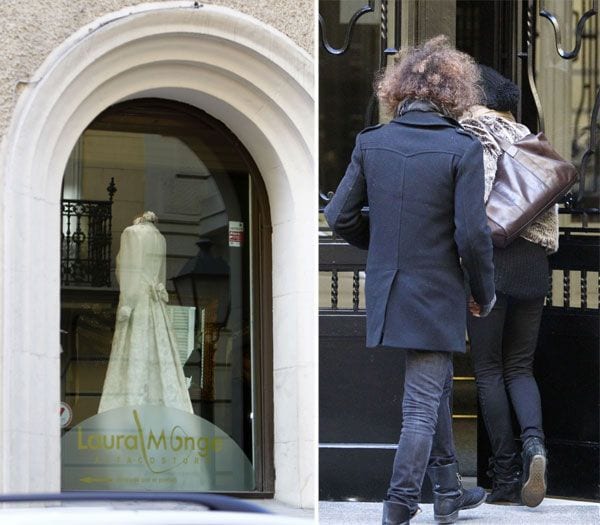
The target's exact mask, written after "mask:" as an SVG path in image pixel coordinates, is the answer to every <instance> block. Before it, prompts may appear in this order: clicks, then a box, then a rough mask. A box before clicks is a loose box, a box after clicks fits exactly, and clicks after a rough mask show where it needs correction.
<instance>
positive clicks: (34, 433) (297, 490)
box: [0, 0, 317, 507]
mask: <svg viewBox="0 0 600 525" xmlns="http://www.w3.org/2000/svg"><path fill="white" fill-rule="evenodd" d="M225 3H230V4H236V5H237V4H238V3H239V4H240V5H242V4H244V3H243V2H223V4H225ZM306 3H307V2H285V4H286V5H289V6H292V4H298V5H304V4H306ZM42 4H44V6H42ZM72 4H74V5H75V6H79V9H80V11H75V12H78V13H80V16H84V15H85V16H84V18H85V17H88V18H85V19H86V20H88V19H89V18H92V17H93V15H92V13H97V12H105V11H107V10H110V9H111V8H116V7H119V6H122V5H125V4H127V5H130V4H131V2H129V3H126V2H111V1H108V0H105V1H102V0H99V1H96V2H85V5H84V2H75V3H74V2H72V1H71V2H68V1H65V2H35V1H34V2H30V3H29V4H27V5H25V3H24V4H20V3H17V2H11V1H8V2H4V3H3V4H2V10H3V12H0V16H2V15H4V16H8V15H9V14H10V13H9V11H10V10H11V9H12V14H13V15H15V16H12V17H11V16H8V18H5V20H7V21H8V23H9V24H10V23H12V22H14V23H15V24H16V25H15V26H14V27H11V28H10V29H9V31H10V32H11V34H12V35H13V37H14V38H16V37H17V35H18V33H19V32H25V31H26V28H27V31H28V32H30V33H35V34H31V35H30V38H31V42H30V44H31V45H30V46H29V47H33V48H35V49H36V50H37V51H34V50H32V49H29V47H28V45H27V42H25V41H24V40H21V41H20V42H21V43H20V45H19V46H17V47H15V46H12V47H10V46H9V48H8V50H6V49H5V48H3V51H2V52H0V55H2V53H6V54H5V55H3V60H5V62H4V63H3V64H2V65H3V66H6V60H7V59H6V55H9V56H11V57H12V60H11V59H8V61H9V62H11V63H13V66H12V67H10V68H8V70H7V71H5V76H3V80H2V81H1V82H3V83H2V84H1V85H0V96H1V97H2V100H1V101H0V107H1V108H2V109H1V110H0V111H1V112H2V113H1V114H0V124H1V125H2V130H3V133H4V139H3V141H2V149H1V150H0V168H1V170H2V178H1V192H0V210H2V221H1V224H2V228H1V229H0V232H1V235H2V239H1V240H2V243H1V244H0V246H1V258H0V261H1V263H0V265H1V266H0V272H1V274H2V279H0V287H1V289H0V298H1V302H0V322H1V323H2V327H1V330H0V337H1V339H0V395H1V405H0V428H1V432H0V491H7V492H29V491H34V492H35V491H38V492H39V491H42V492H44V491H56V490H59V488H60V485H59V473H60V449H59V435H60V432H59V428H58V417H57V410H58V408H57V406H58V400H59V389H58V379H59V366H58V365H59V344H58V343H59V340H58V328H59V319H58V318H59V302H60V297H59V294H60V282H59V263H60V260H59V257H60V254H59V250H58V246H59V231H60V217H59V203H60V188H61V182H62V177H63V173H64V170H65V166H66V164H67V160H68V158H69V154H70V152H71V150H72V148H73V146H74V144H75V143H76V141H77V140H78V138H79V136H80V135H81V133H82V132H83V130H84V129H85V128H86V126H87V125H88V123H89V122H90V121H91V120H93V118H94V117H95V116H97V115H98V114H99V113H100V112H101V111H102V110H103V109H105V108H106V107H108V106H109V105H111V104H114V103H116V102H119V101H122V100H127V99H131V98H140V97H152V96H155V97H161V98H167V99H172V100H177V101H181V102H184V103H187V104H191V105H194V106H196V107H198V108H201V109H203V110H205V111H207V112H208V113H210V114H211V115H212V116H214V117H215V118H217V119H219V120H221V121H222V122H224V123H225V125H227V126H228V127H229V129H230V130H231V131H232V132H233V133H234V134H235V135H236V136H237V137H238V138H239V139H240V140H241V142H242V143H243V144H244V145H245V146H246V148H247V149H248V151H249V153H250V154H251V155H252V157H253V159H254V161H255V162H256V164H257V166H258V169H259V171H260V173H261V175H262V176H263V179H264V181H265V185H266V188H267V193H268V198H269V201H270V205H271V219H272V224H273V315H274V333H273V339H274V384H275V392H274V404H275V425H274V427H275V436H274V437H275V449H274V456H275V468H276V485H275V495H276V497H277V498H278V499H280V500H282V501H285V502H287V503H291V504H293V505H297V506H302V507H312V506H313V505H314V501H315V488H316V430H315V429H316V425H315V419H316V374H315V369H316V347H317V330H316V325H317V323H316V316H317V292H316V290H317V282H316V275H317V256H316V254H317V250H316V241H317V236H316V230H317V213H316V209H315V207H316V202H317V199H316V196H317V190H316V187H317V178H316V174H315V170H314V152H315V144H314V140H315V139H314V61H313V60H312V57H311V55H309V54H308V53H307V52H306V51H305V50H303V49H302V47H300V46H299V45H297V43H295V42H294V41H293V40H291V39H289V38H288V37H286V36H285V35H284V34H282V33H281V32H280V31H279V30H278V28H274V27H273V26H272V25H268V24H265V23H262V22H260V21H259V20H257V19H255V18H251V17H249V16H246V15H243V14H240V13H239V12H236V11H233V10H231V9H228V8H224V7H221V6H214V5H205V6H204V7H203V8H198V9H194V8H193V7H192V4H193V2H189V1H179V2H157V3H155V4H154V5H144V6H138V7H135V8H128V9H126V10H122V11H120V12H118V13H116V14H113V13H111V14H109V15H106V16H104V17H103V18H101V19H97V20H95V21H94V22H92V23H91V24H89V25H87V26H85V27H81V26H80V24H81V23H83V22H82V19H81V18H78V17H77V16H75V18H74V14H75V12H74V11H73V10H74V9H75V8H74V7H73V5H72ZM88 4H89V5H88ZM258 4H261V6H260V8H259V5H258ZM265 4H267V3H266V2H256V3H253V2H248V5H249V6H250V7H252V6H254V8H255V9H256V10H257V13H259V14H260V13H263V16H265V15H264V13H265V12H269V13H271V15H272V14H273V11H272V10H269V9H268V8H267V7H266V5H265ZM282 4H284V2H271V3H270V6H271V8H272V9H275V8H276V7H277V8H280V6H281V5H282ZM32 5H37V6H38V7H39V9H40V10H42V11H44V10H45V11H44V12H46V13H47V15H48V17H47V19H44V18H43V17H42V18H38V16H39V13H38V12H36V13H35V14H33V10H32V11H29V9H30V7H31V6H32ZM46 5H51V6H53V9H46V7H45V6H46ZM311 5H312V3H311ZM61 6H62V7H63V8H64V9H63V10H61V9H59V7H61ZM250 7H248V8H250ZM91 9H94V11H93V12H92V11H88V10H91ZM96 9H97V10H98V11H96ZM19 13H20V15H19ZM27 13H30V14H31V17H32V18H31V20H34V21H37V22H35V24H33V25H29V26H28V25H27V23H26V21H25V20H24V18H26V17H25V16H24V15H25V14H27ZM16 15H19V16H16ZM21 15H22V16H21ZM74 19H75V21H74ZM311 23H312V8H311V10H310V17H308V19H307V20H304V24H305V25H306V26H309V25H310V24H311ZM63 25H65V26H68V27H69V29H68V30H65V29H64V28H63ZM299 26H300V23H298V24H296V26H295V27H296V28H297V32H296V33H295V38H297V42H299V41H302V37H301V35H302V34H303V31H305V30H306V27H303V28H301V29H300V28H299ZM280 29H285V27H283V26H282V27H281V28H280ZM288 31H291V30H289V29H288ZM311 31H312V30H311ZM59 33H60V36H59ZM69 33H71V35H70V36H69V37H68V38H67V40H65V41H62V40H63V39H64V37H65V36H66V35H67V34H69ZM310 34H312V33H310ZM21 36H24V35H21ZM4 37H5V35H3V36H2V38H4ZM61 41H62V42H61ZM3 43H6V42H5V41H4V40H3V41H2V42H0V44H3ZM56 46H58V47H56ZM307 47H310V46H307ZM42 50H43V51H42ZM40 64H41V65H40ZM6 77H8V80H6ZM16 79H20V80H23V82H22V83H20V84H19V85H18V88H17V84H16ZM15 89H16V91H15ZM17 95H18V97H17ZM17 99H18V100H17ZM15 101H16V104H15ZM9 119H10V122H8V120H9Z"/></svg>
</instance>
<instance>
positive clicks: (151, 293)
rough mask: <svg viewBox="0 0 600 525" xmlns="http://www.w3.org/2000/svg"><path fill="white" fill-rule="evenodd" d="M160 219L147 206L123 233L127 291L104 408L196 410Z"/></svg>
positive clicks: (120, 262) (122, 281)
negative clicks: (173, 311)
mask: <svg viewBox="0 0 600 525" xmlns="http://www.w3.org/2000/svg"><path fill="white" fill-rule="evenodd" d="M156 221H157V217H156V214H155V213H153V212H151V211H147V212H145V213H144V214H143V215H142V216H141V217H138V218H137V219H135V221H134V223H133V225H132V226H129V227H127V228H125V230H124V231H123V233H122V234H121V249H120V251H119V254H118V255H117V269H116V276H117V279H118V281H119V286H120V288H121V292H120V296H119V305H118V307H117V322H116V326H115V335H114V337H113V342H112V349H111V354H110V361H109V363H108V370H107V372H106V379H105V381H104V388H103V389H102V398H101V399H100V406H99V407H98V412H99V413H100V412H104V411H106V410H110V409H113V408H119V407H124V406H137V405H160V406H168V407H171V408H177V409H179V410H184V411H186V412H190V413H193V409H192V403H191V401H190V396H189V394H188V391H187V385H186V381H185V378H184V377H183V368H182V366H181V363H180V358H179V355H178V352H177V345H176V342H175V335H174V333H173V328H172V326H171V319H170V317H169V314H168V313H167V308H166V305H167V303H168V301H169V294H168V293H167V289H166V287H165V282H166V277H165V276H166V267H165V265H166V242H165V238H164V237H163V236H162V234H161V233H160V232H159V231H158V229H157V228H156V226H155V225H154V223H155V222H156ZM124 385H127V387H126V388H123V386H124Z"/></svg>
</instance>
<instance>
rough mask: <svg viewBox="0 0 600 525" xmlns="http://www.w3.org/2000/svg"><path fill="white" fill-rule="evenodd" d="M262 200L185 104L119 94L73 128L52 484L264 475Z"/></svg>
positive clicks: (156, 486) (189, 485)
mask: <svg viewBox="0 0 600 525" xmlns="http://www.w3.org/2000/svg"><path fill="white" fill-rule="evenodd" d="M264 210H268V203H267V201H266V192H265V191H264V186H263V185H262V180H261V179H260V175H259V174H258V172H257V170H256V167H255V166H254V164H253V162H252V160H251V159H250V157H249V155H248V153H247V152H246V151H245V150H244V148H243V147H242V146H241V144H240V143H239V141H237V139H236V138H235V136H233V134H232V133H231V132H230V131H229V130H227V128H225V126H223V125H222V123H220V122H218V121H216V120H215V119H214V118H212V117H210V116H209V115H207V114H206V113H204V112H202V111H200V110H198V109H196V108H192V107H190V106H186V105H184V104H180V103H176V102H171V101H165V100H160V99H140V100H131V101H127V102H123V103H121V104H117V105H115V106H112V107H110V108H108V109H107V110H106V111H104V112H103V113H102V114H101V115H99V116H98V117H97V118H96V119H95V120H94V121H93V122H92V123H91V124H90V125H89V127H88V128H87V129H86V130H85V131H84V132H83V134H82V135H81V137H80V139H79V141H78V143H77V145H76V146H75V148H74V150H73V154H72V156H71V159H70V160H69V162H68V164H67V169H66V170H65V175H64V179H63V200H62V215H63V219H62V228H63V237H62V248H61V249H62V254H63V256H62V265H61V268H62V274H61V280H62V286H61V345H62V348H63V352H62V354H61V401H62V404H61V410H63V411H64V414H65V417H63V418H61V426H62V440H61V447H62V489H63V490H134V491H135V490H160V491H162V490H185V491H188V490H189V491H211V490H214V491H253V492H256V491H266V492H269V491H272V490H273V489H272V482H273V481H272V478H269V476H271V474H270V472H271V470H270V468H271V465H272V463H270V462H271V459H270V455H271V454H272V446H267V445H268V444H269V442H270V440H272V434H271V433H270V428H271V426H270V425H269V423H268V421H266V420H265V407H267V409H268V407H270V406H271V404H272V402H269V400H268V398H269V396H271V395H272V393H271V390H270V386H268V387H267V388H265V387H264V385H263V384H262V383H260V381H262V378H264V377H270V376H271V375H272V369H269V368H268V366H271V365H270V359H271V358H270V352H271V350H270V346H269V345H270V344H271V343H270V342H271V338H270V332H271V331H272V326H271V325H270V312H271V310H272V307H271V303H270V289H269V288H263V287H262V286H261V283H262V282H264V281H263V277H262V276H263V274H264V275H265V276H266V277H265V279H269V278H270V273H268V270H266V271H265V268H267V267H268V265H267V264H266V263H265V261H270V251H269V250H270V248H269V244H268V243H269V242H270V234H269V232H270V230H269V228H268V226H267V227H265V224H268V223H266V222H263V221H265V211H264ZM132 222H133V224H132ZM263 253H264V254H265V257H264V261H263V260H262V259H259V254H263ZM100 269H102V272H101V273H102V278H96V277H95V276H96V275H99V274H100V271H99V270H100ZM269 282H270V281H269ZM263 289H264V290H265V291H264V292H263ZM257 305H259V306H260V308H257ZM265 319H266V321H265ZM265 334H266V335H265ZM264 340H266V341H267V347H265V345H264V343H261V341H264ZM265 361H266V363H267V365H265ZM269 385H270V383H269ZM67 415H68V417H67ZM268 417H270V418H272V415H269V416H268Z"/></svg>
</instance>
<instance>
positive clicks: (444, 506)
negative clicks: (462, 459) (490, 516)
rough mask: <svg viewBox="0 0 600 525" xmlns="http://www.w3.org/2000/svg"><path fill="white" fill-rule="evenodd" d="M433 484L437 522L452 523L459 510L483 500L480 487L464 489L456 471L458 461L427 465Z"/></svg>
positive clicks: (483, 495)
mask: <svg viewBox="0 0 600 525" xmlns="http://www.w3.org/2000/svg"><path fill="white" fill-rule="evenodd" d="M427 473H428V474H429V478H430V479H431V485H432V486H433V517H434V518H435V520H436V521H437V522H439V523H454V522H455V521H456V520H457V519H458V511H459V510H467V509H474V508H475V507H478V506H479V505H481V504H482V503H483V502H484V501H485V490H483V489H482V488H481V487H475V488H473V489H464V488H463V486H462V483H461V479H460V474H459V473H458V463H450V464H449V465H444V466H441V467H428V468H427Z"/></svg>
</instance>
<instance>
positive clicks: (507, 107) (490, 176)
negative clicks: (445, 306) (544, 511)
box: [461, 66, 558, 507]
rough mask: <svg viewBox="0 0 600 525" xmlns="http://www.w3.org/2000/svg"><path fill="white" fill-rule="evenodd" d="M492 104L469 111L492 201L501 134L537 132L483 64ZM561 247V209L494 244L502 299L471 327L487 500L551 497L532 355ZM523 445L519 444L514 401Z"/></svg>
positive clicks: (508, 87) (513, 94)
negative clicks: (551, 260) (486, 440)
mask: <svg viewBox="0 0 600 525" xmlns="http://www.w3.org/2000/svg"><path fill="white" fill-rule="evenodd" d="M480 73H481V78H482V80H481V87H482V90H483V94H484V104H485V106H474V107H472V108H470V110H469V111H468V112H467V114H465V115H464V116H463V119H461V124H462V125H463V127H464V128H465V129H466V130H467V131H469V132H471V133H472V134H474V135H475V136H477V137H478V138H479V140H480V141H481V143H482V145H483V150H484V168H485V200H486V201H487V198H488V195H489V193H490V190H491V188H492V183H493V182H494V177H495V175H496V160H497V158H498V156H499V155H500V154H501V153H502V150H501V149H500V147H499V145H498V143H497V142H496V139H495V137H498V136H499V137H501V138H503V139H504V140H506V141H508V142H511V143H512V142H515V141H517V140H519V139H521V138H522V137H524V136H525V135H528V134H529V133H531V132H530V131H529V129H528V128H527V127H526V126H523V125H522V124H518V123H517V122H515V119H514V117H513V115H512V113H511V112H516V108H517V105H518V102H519V96H520V93H519V88H518V87H517V86H516V85H515V84H513V83H512V82H511V81H510V80H508V79H507V78H505V77H503V76H502V75H501V74H500V73H498V72H497V71H495V70H494V69H492V68H490V67H487V66H480ZM557 249H558V211H557V206H554V207H553V208H551V209H550V210H549V211H547V212H545V213H544V214H543V215H541V216H540V217H539V218H538V219H536V221H535V222H534V223H532V224H531V225H530V226H528V227H527V228H526V229H525V230H524V231H523V232H522V233H521V236H520V237H519V238H518V239H517V240H515V241H514V242H513V243H512V244H510V245H509V246H508V247H506V248H504V249H499V248H494V269H495V271H494V280H495V284H496V295H497V302H496V305H495V306H494V308H493V309H492V311H491V313H490V315H489V316H488V317H485V318H479V317H474V316H469V319H468V330H469V338H470V341H471V351H472V352H471V353H472V356H473V361H474V367H475V379H476V382H477V391H478V396H479V402H480V406H481V412H482V415H483V419H484V422H485V425H486V428H487V431H488V435H489V437H490V442H491V445H492V454H493V456H492V458H491V460H490V466H491V469H490V472H489V474H490V475H491V476H492V478H493V486H492V492H491V494H490V495H489V496H488V498H487V502H488V503H500V502H508V503H521V502H522V503H524V504H525V505H527V506H529V507H535V506H537V505H539V504H540V503H541V502H542V500H543V499H544V496H545V494H546V450H545V447H544V431H543V429H542V410H541V402H540V394H539V390H538V387H537V383H536V381H535V378H534V377H533V358H534V352H535V348H536V344H537V337H538V330H539V325H540V320H541V316H542V308H543V305H544V297H545V295H546V292H547V290H548V272H549V266H548V258H547V254H549V253H553V252H555V251H556V250H557ZM511 404H512V407H513V409H514V411H515V414H516V416H517V420H518V422H519V426H520V431H521V432H520V434H521V440H522V442H523V447H522V454H521V456H520V455H519V451H518V449H517V446H516V444H515V440H514V435H513V428H512V422H511V412H510V406H511Z"/></svg>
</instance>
